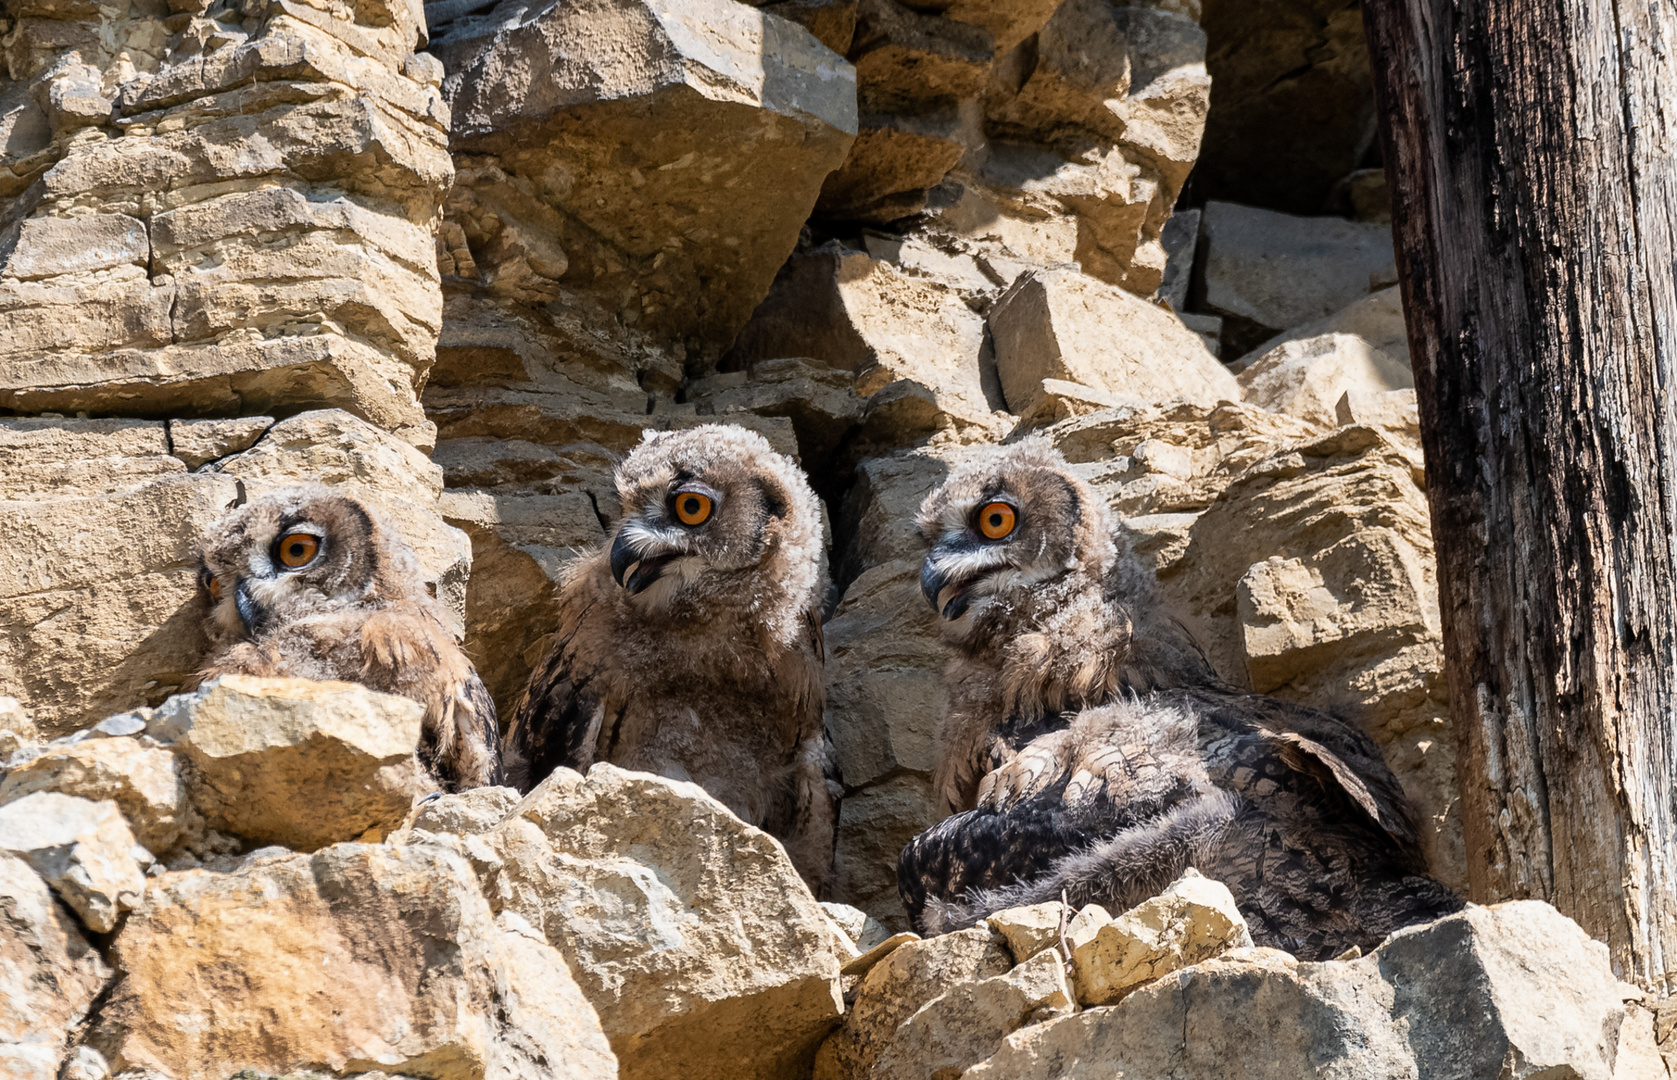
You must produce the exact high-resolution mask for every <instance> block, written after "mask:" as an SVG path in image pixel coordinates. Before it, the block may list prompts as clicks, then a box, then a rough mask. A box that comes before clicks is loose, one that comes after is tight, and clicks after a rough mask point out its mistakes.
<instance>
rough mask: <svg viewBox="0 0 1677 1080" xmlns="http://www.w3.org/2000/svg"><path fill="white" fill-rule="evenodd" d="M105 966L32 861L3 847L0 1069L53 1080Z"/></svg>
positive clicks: (27, 1078)
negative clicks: (54, 898) (73, 1030)
mask: <svg viewBox="0 0 1677 1080" xmlns="http://www.w3.org/2000/svg"><path fill="white" fill-rule="evenodd" d="M110 975H111V972H110V969H109V968H108V967H106V965H105V962H104V960H102V959H101V958H100V956H99V952H98V950H96V949H95V948H94V947H93V946H92V945H91V944H90V943H89V942H88V940H87V938H86V937H85V936H84V935H83V934H82V931H81V928H80V927H78V926H77V925H76V920H75V919H74V918H73V917H72V916H71V915H70V913H69V912H68V911H67V910H66V909H64V908H62V907H60V906H58V904H57V903H56V902H54V900H53V896H52V892H51V890H50V889H48V887H47V884H46V882H44V881H42V880H41V879H40V877H38V876H37V875H36V874H35V872H34V871H33V870H31V869H30V868H29V864H28V863H27V862H25V861H24V860H23V859H20V858H17V857H14V856H12V855H3V854H0V1072H4V1074H5V1075H7V1076H15V1077H18V1078H19V1080H36V1078H37V1077H40V1078H41V1080H56V1076H57V1070H58V1062H59V1060H60V1059H61V1058H62V1057H63V1055H64V1051H65V1043H66V1041H67V1039H68V1037H69V1034H70V1032H71V1030H72V1029H74V1028H75V1027H76V1026H77V1025H78V1024H80V1023H81V1022H82V1020H83V1018H84V1017H86V1015H87V1012H88V1009H89V1008H90V1007H91V1006H92V1004H93V1001H94V999H95V998H96V997H98V995H99V993H100V992H101V991H102V990H103V989H104V987H105V983H106V982H107V981H108V980H109V979H110Z"/></svg>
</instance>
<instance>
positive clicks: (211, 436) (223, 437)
mask: <svg viewBox="0 0 1677 1080" xmlns="http://www.w3.org/2000/svg"><path fill="white" fill-rule="evenodd" d="M273 426H274V418H273V417H271V416H247V417H244V418H243V419H237V420H171V421H169V452H170V453H171V454H173V455H174V456H175V457H178V458H180V459H181V460H182V461H183V462H185V463H186V467H187V468H188V469H196V468H198V466H200V465H204V464H207V463H208V462H211V461H214V460H215V459H217V458H224V457H227V456H228V455H229V454H237V453H238V452H239V451H241V450H249V449H250V448H251V446H252V445H253V444H255V442H256V440H257V439H260V438H261V437H262V433H263V432H265V431H267V430H268V429H269V428H271V427H273Z"/></svg>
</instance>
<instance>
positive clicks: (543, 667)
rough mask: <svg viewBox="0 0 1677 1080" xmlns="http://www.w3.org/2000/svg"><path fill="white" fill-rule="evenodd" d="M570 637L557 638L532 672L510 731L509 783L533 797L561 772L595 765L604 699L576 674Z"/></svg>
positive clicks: (508, 747)
mask: <svg viewBox="0 0 1677 1080" xmlns="http://www.w3.org/2000/svg"><path fill="white" fill-rule="evenodd" d="M570 644H571V642H570V639H569V637H564V638H556V639H555V640H554V642H553V644H552V645H551V646H550V647H549V648H548V651H547V655H545V656H543V657H542V659H541V662H540V663H539V664H537V665H536V668H535V670H534V671H532V672H530V681H529V683H528V684H527V685H526V686H525V688H524V693H523V694H521V695H519V699H518V704H517V705H515V706H513V714H512V723H511V725H509V726H508V728H507V742H506V749H505V751H504V752H503V755H502V756H503V759H504V761H505V764H506V779H507V783H509V784H511V785H512V786H513V787H515V788H517V789H518V790H519V791H524V792H528V791H529V790H530V789H531V788H533V787H535V786H536V785H537V784H539V783H541V782H542V781H543V780H544V779H546V778H547V776H548V774H550V773H551V772H553V770H554V769H557V768H559V767H561V766H564V767H566V768H572V769H586V768H587V767H588V765H589V764H591V763H592V760H593V745H592V744H593V741H594V739H593V737H592V733H593V731H594V729H595V723H596V720H597V719H598V713H599V711H600V696H599V695H598V694H597V693H595V692H594V691H593V689H592V688H591V687H590V686H589V681H588V679H587V678H586V677H585V676H581V677H579V676H577V675H575V674H573V671H572V668H573V660H574V657H573V654H572V649H571V648H570Z"/></svg>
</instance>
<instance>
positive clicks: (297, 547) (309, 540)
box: [279, 532, 320, 570]
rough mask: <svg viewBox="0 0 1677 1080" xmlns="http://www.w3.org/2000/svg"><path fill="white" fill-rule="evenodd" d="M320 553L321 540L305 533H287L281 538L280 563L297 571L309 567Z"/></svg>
mask: <svg viewBox="0 0 1677 1080" xmlns="http://www.w3.org/2000/svg"><path fill="white" fill-rule="evenodd" d="M319 553H320V540H319V539H318V538H317V537H314V536H311V535H310V534H309V533H305V532H294V533H287V534H286V535H284V536H282V537H280V542H279V561H280V563H281V565H284V566H287V567H290V568H291V569H293V570H295V569H297V567H299V566H307V565H308V564H309V562H310V561H311V560H312V559H313V558H314V557H315V556H316V555H317V554H319Z"/></svg>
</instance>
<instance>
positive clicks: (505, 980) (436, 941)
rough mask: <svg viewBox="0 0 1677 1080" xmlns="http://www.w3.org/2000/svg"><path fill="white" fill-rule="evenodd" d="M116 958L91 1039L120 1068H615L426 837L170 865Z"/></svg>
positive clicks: (582, 1021)
mask: <svg viewBox="0 0 1677 1080" xmlns="http://www.w3.org/2000/svg"><path fill="white" fill-rule="evenodd" d="M113 955H114V958H115V961H116V964H117V966H118V968H119V969H120V971H121V973H122V975H121V979H120V981H119V982H118V983H117V986H116V988H115V990H114V991H113V992H112V994H111V997H110V1000H109V1001H108V1003H107V1004H106V1005H105V1007H104V1008H103V1009H102V1010H101V1013H100V1016H99V1020H98V1023H97V1025H96V1027H95V1029H94V1032H93V1035H92V1037H91V1039H90V1042H91V1043H92V1044H93V1045H94V1046H96V1047H97V1048H98V1049H100V1050H101V1051H102V1052H103V1053H104V1054H105V1056H106V1057H107V1058H108V1059H109V1061H110V1063H111V1066H112V1067H113V1068H114V1069H115V1070H117V1071H119V1072H120V1071H122V1070H125V1069H150V1070H154V1071H156V1072H160V1073H163V1074H164V1075H168V1076H172V1077H175V1078H177V1080H200V1078H202V1080H212V1078H213V1080H222V1078H224V1077H227V1076H230V1075H232V1074H233V1073H235V1072H237V1071H239V1070H240V1069H255V1070H259V1071H262V1072H273V1073H280V1072H285V1071H287V1070H289V1069H293V1068H298V1067H302V1066H314V1067H320V1066H324V1067H326V1068H327V1069H331V1070H333V1071H335V1072H338V1071H345V1072H353V1071H363V1070H365V1069H367V1068H369V1067H371V1068H377V1069H379V1070H382V1071H387V1072H391V1073H397V1074H402V1073H406V1074H409V1075H415V1074H417V1075H422V1076H438V1077H442V1076H485V1077H495V1078H497V1080H512V1078H514V1077H520V1076H532V1075H537V1074H538V1073H540V1074H542V1075H557V1076H564V1077H576V1078H578V1080H582V1078H587V1080H596V1078H599V1080H604V1078H607V1077H611V1076H614V1075H615V1070H614V1068H613V1066H612V1059H611V1052H610V1050H609V1048H608V1047H607V1046H606V1045H605V1040H604V1039H603V1038H602V1037H601V1035H600V1032H599V1026H598V1021H597V1020H596V1019H595V1018H594V1016H593V1013H592V1011H591V1010H590V1009H589V1008H588V1006H587V1004H586V1002H585V1001H583V999H582V997H581V995H580V993H578V992H577V990H576V987H575V984H574V983H573V982H572V980H571V978H570V975H569V973H568V972H567V970H566V967H565V964H564V961H563V960H562V959H561V958H560V957H559V956H558V954H557V953H556V952H555V951H554V950H553V949H552V948H551V947H549V946H548V945H546V944H545V943H543V942H541V941H539V940H536V939H533V938H531V937H530V936H528V935H527V934H524V933H521V932H518V929H517V927H516V926H515V925H512V924H506V923H503V924H501V925H497V923H496V921H495V920H494V919H493V918H492V916H491V914H490V911H489V907H488V905H487V904H486V903H485V902H484V900H483V897H482V896H481V895H480V894H479V892H478V889H477V883H476V881H475V879H474V878H473V876H472V871H471V869H470V868H469V867H468V866H467V865H466V864H465V862H464V861H462V860H461V859H460V858H458V857H457V856H455V855H454V854H452V853H451V852H449V851H447V850H445V849H443V848H440V847H436V846H432V845H413V846H408V847H388V846H372V845H364V844H342V845H338V846H335V847H330V848H326V849H324V850H322V851H320V852H317V853H315V854H313V855H294V856H289V857H283V858H277V859H267V860H260V861H257V862H255V863H253V864H251V865H248V866H246V867H245V868H243V869H240V870H238V871H235V872H232V873H224V874H218V873H212V872H209V871H206V870H190V871H186V872H183V873H175V874H167V875H164V876H163V877H162V878H160V879H158V880H157V882H156V883H154V885H153V886H152V888H151V890H150V892H149V893H148V894H147V898H146V902H145V903H144V904H143V905H142V906H141V907H140V908H139V909H138V910H136V911H135V912H134V913H133V915H131V916H130V917H129V919H128V922H127V923H126V924H125V926H124V927H123V931H122V933H121V934H120V935H119V936H118V938H117V941H116V944H115V946H114V950H113Z"/></svg>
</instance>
